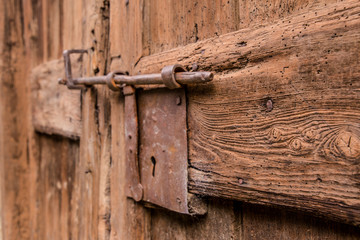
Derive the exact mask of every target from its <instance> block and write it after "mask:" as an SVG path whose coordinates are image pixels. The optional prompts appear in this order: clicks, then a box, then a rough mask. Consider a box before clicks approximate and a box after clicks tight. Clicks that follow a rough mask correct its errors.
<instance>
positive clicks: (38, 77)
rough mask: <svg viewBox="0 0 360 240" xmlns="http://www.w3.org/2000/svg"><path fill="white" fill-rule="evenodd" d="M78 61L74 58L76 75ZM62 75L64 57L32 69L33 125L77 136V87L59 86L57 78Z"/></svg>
mask: <svg viewBox="0 0 360 240" xmlns="http://www.w3.org/2000/svg"><path fill="white" fill-rule="evenodd" d="M78 57H79V56H78ZM77 65H80V64H76V61H75V62H74V61H73V64H72V72H73V76H79V72H80V70H77V68H76V67H75V66H77ZM79 67H80V66H79ZM63 77H64V61H63V59H58V60H52V61H49V62H46V63H44V64H41V65H39V66H37V67H35V68H34V69H32V71H31V93H32V94H31V96H32V98H31V100H32V121H33V125H34V128H35V130H36V131H38V132H43V133H46V134H50V135H51V134H57V135H61V136H66V137H69V138H72V139H79V137H80V135H81V127H82V126H81V109H80V108H81V106H80V105H81V101H80V97H81V95H80V94H81V93H80V90H77V91H69V90H68V89H67V87H66V86H60V85H59V84H58V83H57V79H59V78H63Z"/></svg>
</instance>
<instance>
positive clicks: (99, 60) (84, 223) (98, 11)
mask: <svg viewBox="0 0 360 240" xmlns="http://www.w3.org/2000/svg"><path fill="white" fill-rule="evenodd" d="M80 9H81V10H82V12H83V14H84V16H85V18H86V20H87V21H86V23H85V24H84V25H83V26H82V27H83V28H82V31H83V32H82V41H83V43H82V44H83V48H87V49H89V48H90V50H91V52H90V54H89V56H88V60H89V61H88V64H87V66H86V67H85V68H84V72H85V74H86V75H87V76H94V75H96V74H98V75H104V74H105V69H106V63H107V52H108V43H109V42H108V32H109V2H108V1H102V0H101V1H100V0H92V1H87V2H86V4H85V2H84V5H82V6H81V8H80ZM104 88H105V87H93V88H88V89H86V90H85V91H83V94H82V116H83V121H82V133H81V137H80V172H79V178H80V182H79V185H80V201H81V202H82V205H81V206H80V208H79V212H80V216H82V217H83V218H82V219H81V221H80V225H79V227H78V231H79V239H102V240H103V239H104V240H105V239H109V238H110V230H111V227H110V216H111V213H110V192H109V187H110V186H109V182H110V164H111V156H110V143H111V140H110V139H111V138H110V137H111V135H110V129H109V127H110V126H109V124H110V115H109V110H110V105H109V100H108V98H107V95H106V93H104V90H103V89H104Z"/></svg>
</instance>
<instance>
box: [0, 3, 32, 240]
mask: <svg viewBox="0 0 360 240" xmlns="http://www.w3.org/2000/svg"><path fill="white" fill-rule="evenodd" d="M0 6H1V7H0V15H2V17H1V18H2V20H1V21H0V22H1V26H0V31H1V33H0V42H1V43H0V47H1V48H0V59H1V60H0V67H1V72H0V104H1V105H2V106H1V108H0V109H1V114H0V116H1V119H0V124H1V125H2V127H1V129H2V130H1V136H0V144H1V147H0V150H1V153H0V165H1V168H2V170H1V173H2V174H1V176H0V177H1V178H2V179H1V180H0V182H1V183H3V185H2V188H1V191H2V193H1V196H2V201H1V203H2V207H1V209H2V212H1V213H0V216H1V217H2V220H1V222H2V227H1V229H2V234H1V235H2V236H3V238H4V239H9V240H12V239H26V238H28V237H29V234H30V223H29V218H30V215H29V213H30V211H29V207H30V201H29V198H28V196H29V188H28V182H29V181H28V173H29V172H28V167H29V155H28V137H27V131H28V123H29V121H30V118H29V112H28V108H27V107H28V102H29V101H28V99H29V98H28V97H29V92H28V91H27V89H28V86H29V82H28V81H26V79H27V72H28V71H29V65H28V64H27V59H26V57H25V48H26V46H25V41H24V35H23V34H24V32H23V31H22V30H23V27H24V26H23V22H22V19H23V17H24V13H23V11H22V10H23V8H22V7H23V6H22V1H0Z"/></svg>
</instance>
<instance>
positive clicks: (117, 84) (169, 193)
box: [59, 50, 213, 214]
mask: <svg viewBox="0 0 360 240" xmlns="http://www.w3.org/2000/svg"><path fill="white" fill-rule="evenodd" d="M86 52H87V51H86V50H66V51H64V60H65V73H66V79H65V80H63V79H61V80H60V81H59V83H60V84H65V85H67V87H68V88H69V89H79V88H83V87H85V86H91V85H94V84H106V85H107V86H108V87H109V89H111V90H113V91H121V90H122V92H123V94H124V96H125V139H126V181H127V183H126V195H127V196H128V197H131V198H133V199H134V200H135V201H145V202H149V203H152V204H155V205H158V206H161V207H164V208H167V209H169V210H172V211H176V212H180V213H184V214H193V212H191V209H190V208H189V202H188V197H189V196H188V189H187V177H188V175H187V169H188V146H187V125H186V115H187V114H186V106H187V104H186V95H185V90H184V88H183V86H184V85H186V84H189V83H206V82H209V81H211V80H212V79H213V74H212V73H211V72H187V71H186V69H185V68H183V67H182V66H181V65H179V64H175V65H170V66H166V67H164V68H163V69H162V71H161V73H160V74H145V75H137V76H127V75H124V74H123V73H121V72H119V71H115V72H111V73H109V74H108V75H107V76H99V77H87V78H73V76H72V74H71V62H70V54H72V53H86ZM137 84H141V85H146V84H164V85H165V86H166V87H167V88H168V89H172V90H170V91H169V90H168V89H166V88H158V89H152V90H140V89H139V90H138V91H136V89H135V87H134V86H135V85H137Z"/></svg>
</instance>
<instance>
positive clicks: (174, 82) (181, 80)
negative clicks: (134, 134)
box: [59, 49, 213, 91]
mask: <svg viewBox="0 0 360 240" xmlns="http://www.w3.org/2000/svg"><path fill="white" fill-rule="evenodd" d="M87 52H88V51H87V50H84V49H71V50H65V51H64V52H63V56H64V62H65V76H66V78H65V79H59V84H63V85H66V86H67V87H68V88H69V89H81V88H84V87H85V86H91V85H95V84H104V85H107V86H108V87H109V88H110V89H111V90H113V91H120V90H121V89H122V87H124V86H126V85H131V86H134V85H148V84H149V85H151V84H165V86H166V87H167V88H169V89H175V88H181V87H182V85H186V84H192V83H206V82H209V81H211V80H212V79H213V74H212V73H211V72H187V71H186V70H185V68H183V67H182V66H181V65H179V64H175V65H171V66H166V67H164V68H163V69H162V71H161V73H155V74H143V75H135V76H127V75H125V74H124V73H122V72H119V71H115V72H110V73H109V74H108V75H106V76H96V77H83V78H73V76H72V72H71V60H70V54H73V53H79V54H83V53H87Z"/></svg>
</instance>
